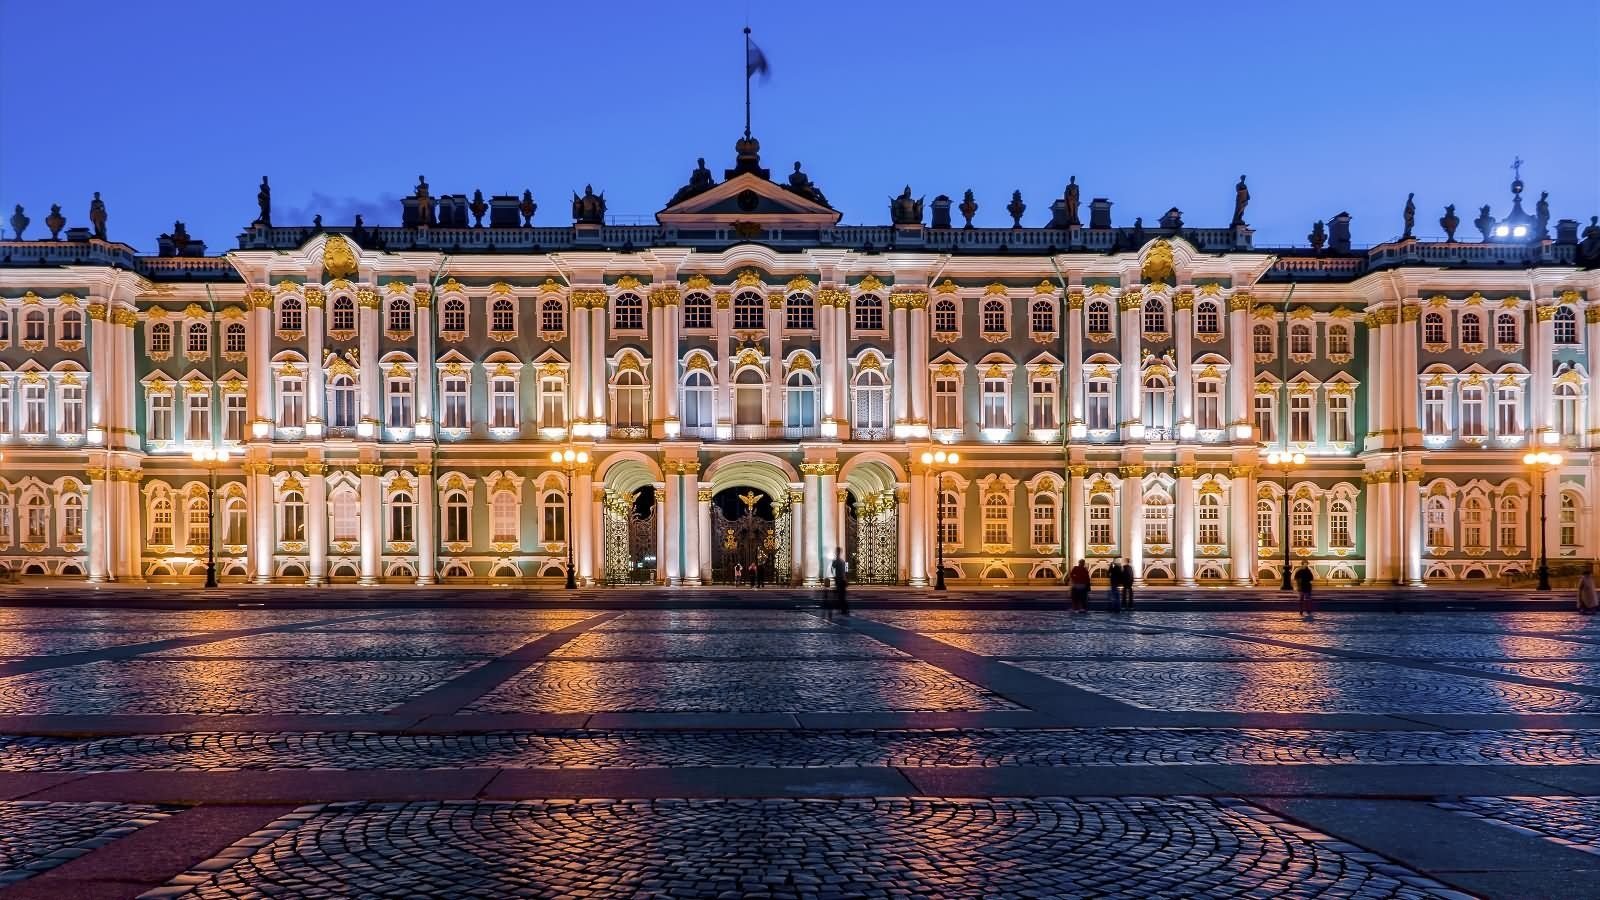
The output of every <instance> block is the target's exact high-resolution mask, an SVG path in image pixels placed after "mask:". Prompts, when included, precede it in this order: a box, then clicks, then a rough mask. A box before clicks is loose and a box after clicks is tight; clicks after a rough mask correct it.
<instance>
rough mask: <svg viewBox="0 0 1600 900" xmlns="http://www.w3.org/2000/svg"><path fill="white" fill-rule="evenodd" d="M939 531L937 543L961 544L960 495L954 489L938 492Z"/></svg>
mask: <svg viewBox="0 0 1600 900" xmlns="http://www.w3.org/2000/svg"><path fill="white" fill-rule="evenodd" d="M939 517H940V533H939V543H941V544H945V545H955V546H960V545H961V495H960V494H958V493H956V492H955V491H951V490H946V491H940V492H939Z"/></svg>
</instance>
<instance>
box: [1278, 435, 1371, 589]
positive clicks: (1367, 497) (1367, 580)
mask: <svg viewBox="0 0 1600 900" xmlns="http://www.w3.org/2000/svg"><path fill="white" fill-rule="evenodd" d="M1372 427H1373V428H1376V427H1377V426H1376V425H1373V426H1372ZM1380 475H1381V473H1379V472H1363V473H1362V476H1361V479H1362V481H1363V482H1364V483H1365V485H1366V489H1365V490H1363V491H1362V492H1361V500H1360V503H1361V519H1362V523H1363V527H1362V534H1363V535H1364V539H1363V540H1362V542H1361V543H1362V546H1363V547H1364V548H1365V550H1366V559H1367V567H1366V572H1365V577H1364V578H1362V583H1363V584H1368V585H1376V584H1382V583H1383V562H1382V560H1383V549H1382V547H1383V523H1384V521H1386V520H1385V513H1384V510H1383V504H1382V500H1381V493H1380V491H1379V490H1378V488H1379V487H1380V485H1379V483H1378V480H1377V479H1378V477H1379V476H1380ZM1284 502H1288V501H1287V499H1285V501H1284ZM1278 518H1279V519H1280V520H1281V519H1282V518H1283V510H1282V509H1279V510H1278ZM1274 527H1275V528H1277V529H1281V528H1282V527H1283V526H1282V525H1281V524H1278V525H1276V526H1274ZM1285 539H1287V538H1285Z"/></svg>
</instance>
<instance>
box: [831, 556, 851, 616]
mask: <svg viewBox="0 0 1600 900" xmlns="http://www.w3.org/2000/svg"><path fill="white" fill-rule="evenodd" d="M848 571H849V566H847V565H846V564H845V561H844V548H843V547H835V548H833V603H834V605H835V606H837V607H838V608H839V615H841V616H848V615H850V599H849V598H848V597H846V596H845V575H846V574H847V573H848Z"/></svg>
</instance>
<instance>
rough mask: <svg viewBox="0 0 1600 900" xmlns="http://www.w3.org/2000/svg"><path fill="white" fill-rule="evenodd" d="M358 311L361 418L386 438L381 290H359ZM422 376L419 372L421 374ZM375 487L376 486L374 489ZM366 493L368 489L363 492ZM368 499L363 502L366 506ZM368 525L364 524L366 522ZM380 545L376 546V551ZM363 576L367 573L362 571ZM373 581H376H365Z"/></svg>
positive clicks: (376, 436) (378, 436) (375, 436)
mask: <svg viewBox="0 0 1600 900" xmlns="http://www.w3.org/2000/svg"><path fill="white" fill-rule="evenodd" d="M356 305H357V307H358V309H357V312H358V313H359V316H360V321H359V322H358V323H357V327H358V329H359V335H360V349H361V360H360V363H361V365H360V369H361V421H363V422H366V423H368V424H369V425H370V426H371V427H372V439H373V440H381V439H382V438H383V376H382V374H381V369H380V368H379V367H378V334H379V323H378V294H377V292H376V291H373V290H371V289H368V288H361V289H359V290H357V291H356ZM419 377H420V376H419ZM250 378H251V384H254V383H255V376H254V375H251V376H250ZM374 490H376V489H374ZM362 493H363V497H364V496H365V491H363V492H362ZM365 504H366V501H365V500H364V499H363V501H362V505H363V509H365ZM363 527H365V526H363ZM376 550H377V548H376V547H374V548H373V552H374V553H376ZM361 552H362V558H363V559H365V558H366V553H367V549H366V547H365V546H363V547H362V551H361ZM376 572H377V557H376V556H374V557H373V575H372V577H373V578H376V577H377V575H376ZM363 577H366V573H365V572H363ZM365 583H367V584H372V583H373V582H371V581H368V582H365Z"/></svg>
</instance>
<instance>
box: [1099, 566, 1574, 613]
mask: <svg viewBox="0 0 1600 900" xmlns="http://www.w3.org/2000/svg"><path fill="white" fill-rule="evenodd" d="M1313 580H1315V577H1314V576H1313V575H1312V573H1311V567H1310V566H1308V565H1306V564H1305V563H1301V564H1300V568H1298V569H1296V570H1295V572H1294V588H1295V594H1296V596H1297V597H1298V599H1299V602H1300V615H1302V616H1305V617H1308V618H1309V617H1310V616H1311V583H1312V581H1313ZM1133 581H1134V569H1133V566H1130V565H1128V562H1127V560H1122V559H1119V560H1115V561H1113V562H1112V563H1111V569H1110V570H1109V571H1108V572H1107V573H1106V600H1107V601H1108V602H1109V603H1110V605H1111V611H1112V612H1123V611H1124V610H1130V609H1133ZM1067 585H1068V588H1069V590H1070V596H1071V598H1072V611H1073V612H1074V613H1087V612H1088V611H1089V591H1090V590H1091V589H1092V588H1093V586H1094V581H1093V578H1092V577H1091V576H1090V574H1089V565H1088V561H1087V560H1082V559H1080V560H1078V564H1077V565H1075V566H1073V567H1072V571H1071V572H1070V573H1068V575H1067ZM1593 593H1594V592H1593V588H1592V587H1591V589H1590V595H1591V597H1592V596H1593Z"/></svg>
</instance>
